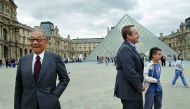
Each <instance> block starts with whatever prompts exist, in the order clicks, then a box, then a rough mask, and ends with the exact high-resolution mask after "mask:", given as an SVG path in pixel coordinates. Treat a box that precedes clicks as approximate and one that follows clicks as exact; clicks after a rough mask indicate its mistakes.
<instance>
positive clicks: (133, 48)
mask: <svg viewBox="0 0 190 109" xmlns="http://www.w3.org/2000/svg"><path fill="white" fill-rule="evenodd" d="M125 44H127V45H128V46H129V47H130V48H131V49H132V50H133V51H134V52H135V54H136V55H137V56H138V57H139V58H140V59H141V57H140V55H139V53H138V52H137V50H136V49H135V47H133V46H132V45H131V44H130V43H129V42H128V41H125Z"/></svg>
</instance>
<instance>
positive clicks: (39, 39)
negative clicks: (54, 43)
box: [28, 38, 47, 42]
mask: <svg viewBox="0 0 190 109" xmlns="http://www.w3.org/2000/svg"><path fill="white" fill-rule="evenodd" d="M28 40H29V41H30V42H34V41H36V42H42V41H43V40H47V39H46V38H29V39H28Z"/></svg>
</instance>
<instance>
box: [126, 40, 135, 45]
mask: <svg viewBox="0 0 190 109" xmlns="http://www.w3.org/2000/svg"><path fill="white" fill-rule="evenodd" d="M127 41H128V42H129V43H130V44H131V45H132V46H133V47H135V44H133V43H132V42H130V41H129V40H127Z"/></svg>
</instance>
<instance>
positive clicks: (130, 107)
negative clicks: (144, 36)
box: [114, 25, 144, 109]
mask: <svg viewBox="0 0 190 109" xmlns="http://www.w3.org/2000/svg"><path fill="white" fill-rule="evenodd" d="M121 32H122V36H123V39H124V42H123V43H122V45H121V47H120V48H119V50H118V53H117V56H116V69H117V76H116V82H115V90H114V95H115V96H116V97H118V98H120V99H121V102H122V104H123V109H143V98H142V92H143V91H144V87H143V84H142V83H143V79H144V78H143V69H144V63H143V61H142V60H141V57H140V55H139V54H138V52H137V51H136V48H135V44H136V43H137V42H138V40H139V37H140V36H139V33H138V31H137V29H136V28H135V27H134V25H127V26H124V27H123V28H122V31H121Z"/></svg>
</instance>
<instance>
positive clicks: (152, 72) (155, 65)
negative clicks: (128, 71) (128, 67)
mask: <svg viewBox="0 0 190 109" xmlns="http://www.w3.org/2000/svg"><path fill="white" fill-rule="evenodd" d="M161 57H162V54H161V49H160V48H158V47H154V48H151V49H150V53H149V59H150V62H149V63H148V64H147V65H146V66H145V68H144V81H145V87H146V91H145V104H144V109H152V107H153V105H154V109H161V107H162V87H161V85H160V74H161V65H160V60H161Z"/></svg>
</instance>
